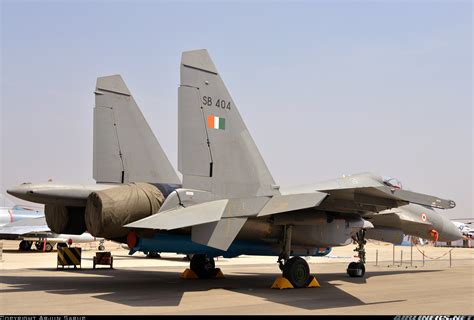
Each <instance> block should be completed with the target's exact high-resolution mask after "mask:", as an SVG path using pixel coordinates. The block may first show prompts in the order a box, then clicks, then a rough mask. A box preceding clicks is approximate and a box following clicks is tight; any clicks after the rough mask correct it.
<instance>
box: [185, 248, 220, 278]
mask: <svg viewBox="0 0 474 320" xmlns="http://www.w3.org/2000/svg"><path fill="white" fill-rule="evenodd" d="M190 268H191V270H192V271H194V273H195V274H196V275H197V276H198V278H200V279H204V278H211V277H213V276H215V274H216V266H215V264H214V259H213V258H209V257H208V256H206V255H205V254H195V255H193V257H192V258H191V263H190Z"/></svg>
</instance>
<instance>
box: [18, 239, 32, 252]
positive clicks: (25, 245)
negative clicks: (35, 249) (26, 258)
mask: <svg viewBox="0 0 474 320" xmlns="http://www.w3.org/2000/svg"><path fill="white" fill-rule="evenodd" d="M32 245H33V241H28V240H21V242H20V244H19V245H18V250H20V251H28V250H31V246H32Z"/></svg>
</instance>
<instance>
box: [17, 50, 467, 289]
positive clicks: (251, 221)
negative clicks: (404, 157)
mask: <svg viewBox="0 0 474 320" xmlns="http://www.w3.org/2000/svg"><path fill="white" fill-rule="evenodd" d="M95 94H96V107H95V110H94V179H95V180H96V181H97V182H98V184H97V185H93V186H78V185H57V184H56V185H52V184H49V185H31V184H29V185H23V186H20V187H17V188H12V189H10V190H8V192H9V193H10V194H12V195H14V196H17V197H19V198H22V199H25V200H29V201H34V202H39V203H45V204H46V219H47V221H48V225H49V226H50V227H51V229H52V230H54V229H53V228H54V227H55V223H56V222H58V225H62V226H63V229H67V230H69V231H71V232H72V231H74V232H83V231H84V230H88V231H89V232H91V233H92V234H93V235H95V236H103V237H106V238H108V239H111V240H115V241H121V242H126V243H127V244H128V246H129V248H131V250H132V251H145V252H150V251H153V252H179V253H185V254H192V255H193V256H192V259H191V265H190V267H191V270H193V271H194V272H195V273H196V274H197V275H198V277H200V278H206V277H211V276H212V275H214V274H215V272H216V268H215V264H214V259H213V258H214V257H217V256H224V257H235V256H238V255H242V254H247V255H272V256H278V262H279V265H280V269H281V270H282V271H283V276H284V277H285V278H287V279H288V280H289V281H290V282H291V283H292V285H293V286H294V287H304V286H306V285H307V283H308V281H309V280H310V270H309V266H308V264H307V262H306V261H305V260H304V259H303V258H301V257H302V256H318V255H325V254H328V253H329V251H330V248H331V247H333V246H341V245H348V244H350V243H352V242H355V243H356V244H357V245H358V247H357V251H358V254H359V260H360V261H358V262H353V263H351V264H350V265H349V267H348V269H347V272H348V274H349V275H350V276H363V275H364V273H365V267H364V263H365V248H364V245H365V243H366V239H367V233H370V231H368V230H371V229H374V230H375V229H377V228H379V227H382V226H383V224H376V223H375V224H374V223H372V222H371V221H372V220H373V217H375V216H378V215H382V214H380V212H383V211H384V210H389V209H394V208H399V207H401V206H406V205H408V204H410V203H416V204H420V205H423V206H426V207H430V208H431V207H435V208H441V209H448V208H452V207H454V206H455V203H454V202H453V201H451V200H444V199H441V198H437V197H433V196H428V195H424V194H420V193H415V192H412V191H407V190H403V189H400V188H396V187H394V186H393V185H391V184H390V182H389V181H386V180H384V179H383V178H382V177H380V176H378V175H375V174H371V173H363V174H355V175H350V176H344V177H342V178H338V179H335V180H331V181H326V182H323V183H319V184H313V185H309V186H304V187H297V188H283V187H282V188H280V186H279V185H277V184H276V183H275V181H274V179H273V177H272V176H271V174H270V172H269V170H268V168H267V166H266V164H265V162H264V160H263V158H262V156H261V155H260V153H259V151H258V148H257V146H256V145H255V143H254V141H253V139H252V138H251V136H250V133H249V131H248V129H247V128H246V126H245V124H244V122H243V120H242V118H241V116H240V113H239V112H238V109H237V107H236V105H235V103H234V101H233V100H232V98H231V96H230V94H229V93H228V91H227V89H226V87H225V85H224V83H223V81H222V79H221V77H220V75H219V73H218V71H217V69H216V67H215V66H214V64H213V62H212V60H211V58H210V57H209V55H208V53H207V51H206V50H196V51H188V52H184V53H183V55H182V61H181V85H180V87H179V90H178V94H179V96H178V98H179V99H178V115H179V116H178V129H179V130H178V169H179V171H180V172H181V173H182V174H183V182H182V184H181V183H180V180H179V178H178V177H177V175H176V173H175V171H174V169H173V168H172V166H171V164H170V163H169V161H168V159H167V157H166V155H165V154H164V152H163V150H162V149H161V147H160V146H159V144H158V141H157V140H156V138H155V137H154V135H153V133H152V131H151V129H150V128H149V126H148V124H147V123H146V121H145V119H144V118H143V115H142V114H141V112H140V111H139V109H138V106H137V105H136V103H135V101H134V99H133V97H132V96H131V94H130V91H129V90H128V88H127V87H126V85H125V83H124V82H123V80H122V79H121V77H119V76H111V77H102V78H99V79H98V81H97V86H96V91H95ZM48 209H49V210H48ZM59 212H61V214H59ZM387 216H388V214H387ZM418 219H419V220H420V221H422V219H423V217H422V216H420V217H418ZM428 219H429V218H427V221H425V222H427V224H431V229H433V230H436V232H437V233H438V237H439V238H441V237H444V238H452V237H454V238H455V237H457V236H458V234H451V233H450V231H449V230H448V232H447V231H446V230H444V229H443V225H442V224H440V223H439V221H440V220H439V219H438V220H437V219H433V220H428ZM382 220H383V219H382ZM417 222H418V221H415V223H417ZM443 222H444V221H443ZM407 224H409V223H403V224H399V225H395V224H391V225H389V226H388V225H387V226H384V227H385V228H392V229H397V228H398V229H401V230H402V231H403V232H405V231H406V230H405V229H406V228H405V225H407ZM404 228H405V229H404ZM58 229H61V228H58ZM63 229H61V230H63ZM431 229H430V230H431ZM378 231H379V233H378V234H382V235H385V234H386V233H387V232H386V230H378ZM431 234H432V233H426V234H425V237H429V236H430V235H431ZM374 237H377V235H374Z"/></svg>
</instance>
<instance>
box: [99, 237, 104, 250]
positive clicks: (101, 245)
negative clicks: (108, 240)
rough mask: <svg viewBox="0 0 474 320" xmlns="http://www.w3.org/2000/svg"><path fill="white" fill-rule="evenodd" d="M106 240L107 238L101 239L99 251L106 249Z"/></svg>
mask: <svg viewBox="0 0 474 320" xmlns="http://www.w3.org/2000/svg"><path fill="white" fill-rule="evenodd" d="M104 241H105V240H100V242H99V248H98V249H99V251H104V250H105V246H104Z"/></svg>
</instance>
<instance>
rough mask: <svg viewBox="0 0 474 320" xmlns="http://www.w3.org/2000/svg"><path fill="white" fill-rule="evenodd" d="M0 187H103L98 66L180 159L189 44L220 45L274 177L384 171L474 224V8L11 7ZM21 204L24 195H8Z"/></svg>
mask: <svg viewBox="0 0 474 320" xmlns="http://www.w3.org/2000/svg"><path fill="white" fill-rule="evenodd" d="M1 11H2V12H1V15H2V23H1V29H2V30H1V37H2V40H1V49H2V50H1V57H2V58H1V61H2V62H1V70H2V71H1V74H2V84H1V98H2V99H1V108H0V119H1V121H0V133H1V139H0V151H1V156H0V168H1V170H0V192H1V193H4V192H5V190H6V189H8V188H9V187H12V186H15V185H18V184H20V183H22V182H33V183H43V182H47V181H48V179H52V180H53V181H54V182H63V183H84V184H91V183H94V180H93V179H92V111H93V106H94V95H93V91H94V88H95V81H96V77H98V76H104V75H111V74H121V75H122V77H123V78H124V80H125V82H126V83H127V86H128V87H129V89H130V91H131V92H132V94H133V96H134V98H135V100H136V101H137V103H138V105H139V106H140V109H141V110H142V112H143V114H144V116H145V118H146V119H147V121H148V123H149V124H150V126H151V128H152V130H153V132H154V133H155V135H156V136H157V138H158V140H159V142H160V143H161V145H162V147H163V149H164V150H165V152H166V154H167V155H168V158H169V159H170V160H171V162H172V164H173V165H174V166H175V168H176V164H177V88H178V85H179V62H180V58H181V52H182V51H184V50H191V49H201V48H206V49H208V51H209V53H210V55H211V57H212V58H213V60H214V63H215V65H216V67H217V69H218V70H219V72H220V74H221V76H222V78H223V79H224V82H225V83H226V85H227V87H228V89H229V91H230V93H231V94H232V97H233V99H234V101H235V103H236V104H237V106H238V108H239V111H240V113H241V115H242V117H243V119H244V121H245V122H246V124H247V127H248V129H249V131H250V133H251V135H252V137H253V138H254V140H255V142H256V144H257V146H258V147H259V149H260V152H261V153H262V155H263V158H264V159H265V161H266V163H267V165H268V167H269V169H270V171H271V173H272V175H273V177H274V179H275V181H276V182H277V183H278V184H280V185H300V184H309V183H316V182H318V181H322V180H327V179H332V178H337V177H340V176H342V175H343V174H346V175H347V174H354V173H358V172H365V171H370V172H374V173H378V174H380V175H383V176H391V177H396V178H398V179H399V180H401V181H402V183H403V184H404V186H405V187H407V188H409V189H411V190H413V191H417V192H421V193H426V194H431V195H436V196H439V197H442V198H446V199H453V200H454V201H455V202H456V204H457V206H456V208H455V209H453V210H447V211H442V212H443V213H444V214H446V215H447V216H448V217H449V218H452V219H456V218H466V217H470V218H471V219H473V217H474V213H473V207H474V202H473V197H472V195H473V174H472V172H473V152H472V148H473V133H474V131H473V125H472V124H473V120H474V119H473V112H472V85H473V83H472V3H471V2H470V1H459V2H427V1H423V2H395V1H380V2H353V1H336V2H328V1H314V2H313V1H312V2H309V1H308V2H305V1H301V2H296V3H295V2H291V3H289V2H272V1H256V2H227V3H222V2H166V1H161V2H159V1H157V2H146V1H137V2H126V1H122V2H99V1H88V2H68V3H63V2H15V1H2V3H1ZM8 198H9V199H11V200H13V201H15V202H20V201H17V199H15V198H13V197H11V196H9V197H8Z"/></svg>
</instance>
